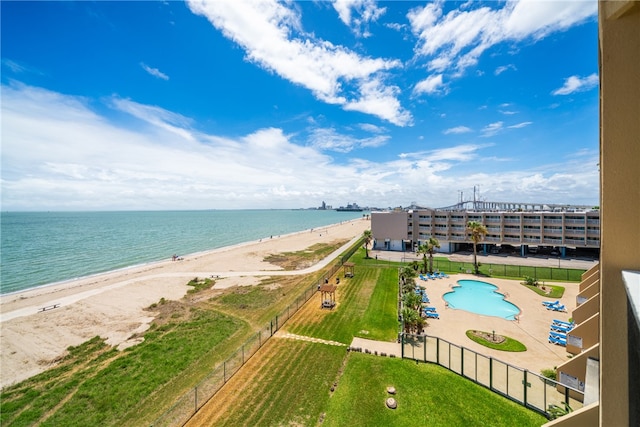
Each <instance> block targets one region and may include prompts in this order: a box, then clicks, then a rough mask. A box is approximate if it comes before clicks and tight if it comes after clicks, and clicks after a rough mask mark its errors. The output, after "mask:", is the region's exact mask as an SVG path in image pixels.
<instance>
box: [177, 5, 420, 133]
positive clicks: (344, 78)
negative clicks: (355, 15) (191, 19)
mask: <svg viewBox="0 0 640 427" xmlns="http://www.w3.org/2000/svg"><path fill="white" fill-rule="evenodd" d="M363 4H365V3H363ZM188 6H189V8H190V9H191V11H192V12H193V13H195V14H198V15H202V16H204V17H206V18H207V19H208V20H209V21H210V22H211V24H212V25H213V26H214V27H215V28H217V29H219V30H220V31H221V32H222V33H223V34H224V36H225V37H227V38H229V39H231V40H233V41H234V42H235V43H237V44H238V45H240V46H241V47H242V48H243V49H244V50H245V52H246V55H247V59H248V60H250V61H251V62H253V63H255V64H256V65H259V66H260V67H263V68H265V69H267V70H269V71H272V72H275V73H276V74H278V75H279V76H281V77H282V78H285V79H287V80H289V81H291V82H292V83H295V84H298V85H301V86H302V87H305V88H307V89H309V90H310V91H311V92H312V93H313V94H314V96H315V97H316V98H317V99H319V100H321V101H323V102H326V103H329V104H338V105H341V106H342V107H343V108H344V109H345V110H353V111H360V112H363V113H366V114H372V115H374V116H377V117H379V118H381V119H383V120H387V121H389V122H390V123H393V124H395V125H398V126H406V125H408V124H411V121H412V118H411V114H410V113H409V112H408V111H406V110H405V109H404V108H402V106H401V105H400V101H399V100H398V98H397V95H398V93H399V88H398V87H396V86H391V85H386V84H385V82H384V80H383V72H385V71H387V70H390V69H393V68H397V67H400V66H401V63H400V61H398V60H387V59H381V58H370V57H363V56H360V55H358V54H357V53H355V52H353V51H350V50H348V49H346V48H344V47H341V46H336V45H334V44H332V43H331V42H329V41H325V40H319V39H317V38H316V37H315V36H314V35H312V34H306V33H304V32H303V30H302V24H301V19H300V16H299V14H298V12H297V11H296V10H295V9H294V7H293V3H280V2H278V1H276V0H262V1H259V2H235V1H234V2H231V1H214V2H211V1H205V0H191V1H189V2H188ZM287 6H292V7H291V8H288V7H287Z"/></svg>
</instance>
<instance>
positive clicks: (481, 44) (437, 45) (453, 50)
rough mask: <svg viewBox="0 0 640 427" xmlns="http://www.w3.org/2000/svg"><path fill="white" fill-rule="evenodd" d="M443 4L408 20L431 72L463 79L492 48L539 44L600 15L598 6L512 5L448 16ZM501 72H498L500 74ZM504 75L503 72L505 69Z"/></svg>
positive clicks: (568, 3) (417, 50)
mask: <svg viewBox="0 0 640 427" xmlns="http://www.w3.org/2000/svg"><path fill="white" fill-rule="evenodd" d="M444 5H445V2H443V1H438V2H435V3H429V4H427V5H426V6H418V7H416V8H414V9H412V10H411V11H410V12H409V14H408V15H407V18H408V19H409V22H410V25H411V31H412V33H413V34H414V36H415V37H417V39H418V44H417V46H416V48H415V53H416V56H417V57H419V58H424V59H426V60H427V69H428V70H429V71H430V72H436V73H441V72H445V71H450V72H453V74H454V75H461V74H462V73H463V72H464V71H465V70H466V69H467V68H469V67H471V66H474V65H476V64H477V62H478V59H479V57H480V56H481V55H482V54H483V53H484V52H485V51H486V50H487V49H489V48H490V47H492V46H494V45H496V44H499V43H502V42H510V41H522V40H531V41H534V42H535V41H536V40H539V39H541V38H543V37H545V36H546V35H548V34H552V33H555V32H559V31H564V30H566V29H568V28H570V27H572V26H574V25H578V24H581V23H583V22H585V21H586V20H588V19H593V18H594V17H595V16H596V15H597V2H595V1H564V2H550V1H549V2H546V1H529V0H523V1H509V2H504V3H502V7H499V8H495V9H494V8H491V7H488V6H479V7H477V8H475V9H471V6H470V5H469V4H467V6H468V7H465V8H460V9H454V10H451V11H448V12H447V13H445V11H444ZM496 71H497V70H496ZM502 71H504V70H502Z"/></svg>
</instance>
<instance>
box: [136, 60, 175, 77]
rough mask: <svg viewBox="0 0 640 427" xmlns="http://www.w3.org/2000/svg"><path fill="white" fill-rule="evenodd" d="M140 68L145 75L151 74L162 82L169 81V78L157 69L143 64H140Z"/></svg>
mask: <svg viewBox="0 0 640 427" xmlns="http://www.w3.org/2000/svg"><path fill="white" fill-rule="evenodd" d="M140 66H141V67H142V69H143V70H145V71H146V72H147V73H149V74H151V75H152V76H153V77H157V78H159V79H162V80H169V76H167V75H166V74H165V73H163V72H162V71H160V70H158V69H157V68H153V67H150V66H148V65H147V64H145V63H144V62H141V63H140Z"/></svg>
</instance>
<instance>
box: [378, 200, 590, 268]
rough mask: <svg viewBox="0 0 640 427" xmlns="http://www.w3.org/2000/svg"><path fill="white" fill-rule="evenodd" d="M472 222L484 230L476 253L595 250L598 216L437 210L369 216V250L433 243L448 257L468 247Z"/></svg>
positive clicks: (569, 211) (405, 248) (572, 212)
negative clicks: (503, 247) (511, 249)
mask: <svg viewBox="0 0 640 427" xmlns="http://www.w3.org/2000/svg"><path fill="white" fill-rule="evenodd" d="M469 221H477V222H480V223H481V224H483V225H484V226H486V227H487V235H486V236H485V238H484V239H483V241H482V243H481V244H480V247H479V250H480V251H481V252H484V253H489V252H496V251H498V250H499V249H501V248H498V246H497V245H509V247H511V246H517V247H518V249H519V251H520V253H521V255H522V256H525V255H526V254H527V253H535V252H537V251H538V250H539V249H542V250H547V251H549V252H554V251H557V255H559V256H565V255H566V249H567V248H573V249H576V248H581V249H582V248H591V249H599V248H600V212H599V211H598V210H588V211H583V212H577V209H572V208H568V209H566V210H565V211H564V212H556V211H552V212H545V211H527V212H497V211H487V212H477V211H455V210H438V209H414V210H394V211H390V212H372V214H371V232H372V234H373V238H374V243H373V248H374V249H380V250H390V251H415V250H416V248H417V247H418V246H419V245H420V244H422V243H424V242H426V241H427V240H429V238H431V237H434V238H436V239H438V241H439V242H440V252H445V253H451V252H456V251H459V250H462V249H465V248H466V247H468V245H469V244H470V243H471V239H470V235H469V233H468V232H467V223H468V222H469Z"/></svg>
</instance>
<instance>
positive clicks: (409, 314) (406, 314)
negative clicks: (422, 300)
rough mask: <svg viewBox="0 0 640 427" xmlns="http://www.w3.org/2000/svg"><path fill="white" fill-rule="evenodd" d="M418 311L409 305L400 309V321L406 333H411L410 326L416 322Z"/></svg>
mask: <svg viewBox="0 0 640 427" xmlns="http://www.w3.org/2000/svg"><path fill="white" fill-rule="evenodd" d="M418 317H420V316H418V313H417V312H416V311H415V310H414V309H412V308H409V307H405V308H403V309H402V322H403V323H404V331H405V332H406V333H408V334H409V333H411V328H413V326H414V325H415V324H416V322H417V321H418Z"/></svg>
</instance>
